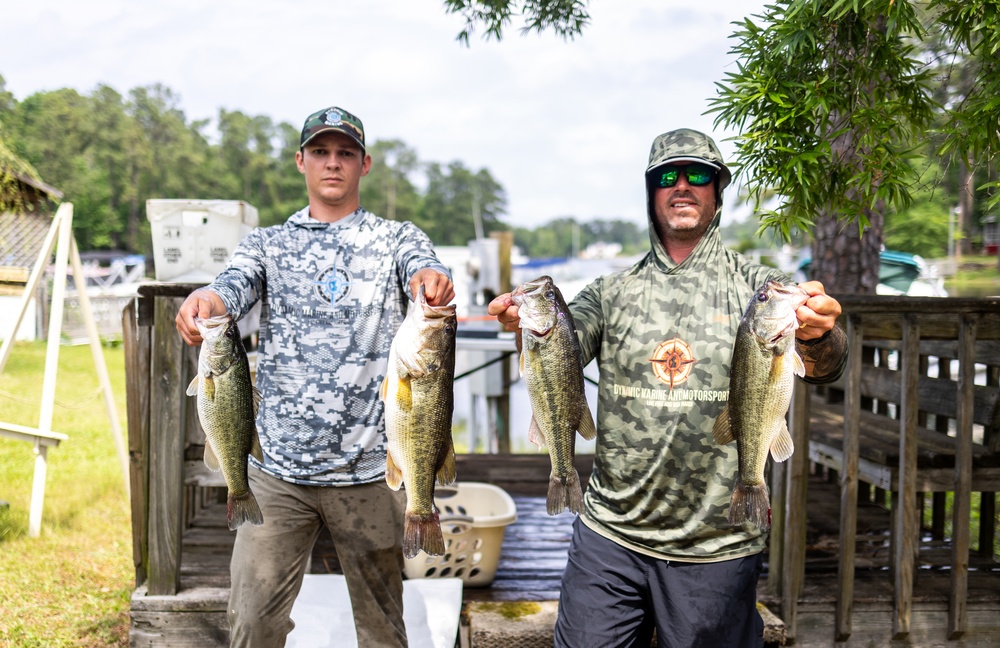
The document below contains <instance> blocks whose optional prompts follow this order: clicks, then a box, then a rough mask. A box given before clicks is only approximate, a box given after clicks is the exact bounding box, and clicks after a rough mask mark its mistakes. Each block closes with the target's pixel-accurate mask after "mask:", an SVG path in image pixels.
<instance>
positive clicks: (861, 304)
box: [837, 295, 1000, 340]
mask: <svg viewBox="0 0 1000 648" xmlns="http://www.w3.org/2000/svg"><path fill="white" fill-rule="evenodd" d="M837 299H838V301H840V305H841V307H842V308H843V311H844V313H845V316H846V315H847V314H853V315H860V316H864V319H865V335H866V337H868V338H870V339H886V340H901V339H902V338H903V324H902V322H901V319H900V316H901V315H903V314H904V313H907V314H909V315H911V316H913V317H916V318H918V319H919V322H920V328H921V336H922V337H923V339H925V340H957V339H958V329H959V323H958V319H959V318H958V317H957V315H961V314H962V313H977V314H979V315H980V320H979V327H980V338H981V339H983V340H998V339H1000V298H998V297H987V298H964V297H891V296H883V295H838V296H837Z"/></svg>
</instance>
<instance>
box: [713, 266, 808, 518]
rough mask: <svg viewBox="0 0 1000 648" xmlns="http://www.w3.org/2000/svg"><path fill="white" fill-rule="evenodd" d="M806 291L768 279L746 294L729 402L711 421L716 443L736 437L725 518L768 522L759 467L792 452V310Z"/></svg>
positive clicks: (799, 365)
mask: <svg viewBox="0 0 1000 648" xmlns="http://www.w3.org/2000/svg"><path fill="white" fill-rule="evenodd" d="M807 299H809V295H808V294H807V293H806V292H805V291H804V290H802V289H801V288H799V287H798V286H795V285H783V284H780V283H777V282H775V281H769V282H767V283H766V284H765V285H764V286H763V287H762V288H761V289H760V290H758V291H757V292H756V293H754V295H753V297H751V298H750V303H749V304H748V305H747V308H746V311H745V312H744V313H743V318H742V319H741V320H740V325H739V329H738V330H737V332H736V342H735V344H734V346H733V359H732V363H731V366H730V374H729V402H728V403H727V404H726V407H725V408H724V409H723V410H722V414H721V415H720V416H719V418H717V419H716V421H715V426H714V427H713V429H712V436H713V437H714V438H715V441H716V442H717V443H720V444H726V443H729V442H731V441H732V440H733V439H736V450H737V454H738V456H739V474H738V476H737V477H736V486H735V487H734V489H733V497H732V501H731V502H730V506H729V522H730V524H733V525H741V524H744V523H746V522H751V523H753V524H755V525H756V526H757V527H758V528H760V529H762V530H766V529H768V528H770V526H771V502H770V499H769V496H768V490H767V484H766V483H765V481H764V468H765V466H766V464H767V455H768V452H770V454H771V457H772V458H773V459H774V460H775V461H784V460H785V459H788V458H789V457H790V456H792V451H793V449H794V448H793V445H792V437H791V436H790V435H789V433H788V425H787V424H786V423H785V414H787V413H788V406H789V404H790V403H791V400H792V386H793V384H794V380H795V376H804V375H805V372H806V369H805V365H804V364H803V362H802V358H801V357H799V354H798V352H796V350H795V330H796V328H797V320H796V318H795V310H796V309H797V308H798V307H799V306H801V305H802V304H804V303H805V302H806V300H807Z"/></svg>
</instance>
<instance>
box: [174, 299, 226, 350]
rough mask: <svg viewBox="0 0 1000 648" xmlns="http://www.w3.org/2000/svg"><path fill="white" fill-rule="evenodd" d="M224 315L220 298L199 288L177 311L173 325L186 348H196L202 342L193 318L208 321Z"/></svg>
mask: <svg viewBox="0 0 1000 648" xmlns="http://www.w3.org/2000/svg"><path fill="white" fill-rule="evenodd" d="M225 314H226V305H225V304H224V303H222V298H221V297H219V296H218V295H217V294H216V293H215V292H213V291H211V290H209V289H208V288H199V289H198V290H196V291H194V292H193V293H191V294H190V295H188V297H187V299H185V300H184V303H183V304H181V307H180V308H178V309H177V317H176V318H174V325H175V326H176V327H177V332H178V333H180V334H181V337H182V338H183V339H184V341H185V342H186V343H187V344H188V346H198V345H199V344H201V341H202V340H201V333H200V332H199V331H198V326H197V325H196V324H195V323H194V318H196V317H197V318H198V319H208V318H209V317H218V316H220V315H225Z"/></svg>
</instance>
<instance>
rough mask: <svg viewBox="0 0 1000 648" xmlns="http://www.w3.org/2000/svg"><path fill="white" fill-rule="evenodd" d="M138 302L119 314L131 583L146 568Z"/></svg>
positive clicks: (144, 346)
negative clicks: (123, 377) (130, 526)
mask: <svg viewBox="0 0 1000 648" xmlns="http://www.w3.org/2000/svg"><path fill="white" fill-rule="evenodd" d="M137 301H138V299H133V300H131V301H130V302H129V303H128V305H127V306H126V307H125V308H124V310H123V311H122V343H123V345H124V348H125V404H126V416H127V421H126V425H127V427H128V451H129V458H130V462H129V493H130V501H131V506H132V562H133V563H134V565H135V584H136V585H137V586H138V585H141V584H142V583H143V582H145V580H146V575H147V573H148V568H149V544H148V542H149V538H148V536H147V535H146V533H147V531H148V527H147V525H148V519H149V518H148V515H149V500H148V497H149V488H148V484H149V464H148V463H147V462H146V458H147V456H148V449H149V381H150V375H149V352H150V344H149V343H150V334H151V332H152V331H151V329H150V328H149V327H142V326H139V320H138V308H139V305H138V303H137Z"/></svg>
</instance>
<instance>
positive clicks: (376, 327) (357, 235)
mask: <svg viewBox="0 0 1000 648" xmlns="http://www.w3.org/2000/svg"><path fill="white" fill-rule="evenodd" d="M428 267H429V268H434V269H436V270H438V271H440V272H443V273H445V274H449V276H450V273H449V272H448V270H447V268H445V267H444V266H443V265H442V264H441V262H440V261H439V260H438V258H437V256H436V255H435V253H434V249H433V247H432V244H431V241H430V239H429V238H427V236H426V235H425V234H424V233H423V232H422V231H421V230H420V229H418V228H417V227H416V226H414V225H413V224H412V223H408V222H406V223H399V222H394V221H387V220H384V219H382V218H379V217H377V216H375V215H374V214H371V213H369V212H367V211H365V210H364V209H360V208H359V209H358V210H357V211H356V212H354V213H353V214H352V215H350V216H348V217H346V218H344V219H342V220H340V221H338V222H336V223H322V222H319V221H317V220H314V219H312V218H311V217H310V216H309V208H308V207H306V208H305V209H303V210H301V211H299V212H297V213H295V214H293V215H292V216H291V217H290V218H289V219H288V220H287V221H286V222H285V223H284V224H282V225H276V226H273V227H267V228H257V229H255V230H253V231H252V232H251V233H250V234H249V235H248V236H247V237H246V238H245V239H243V241H241V242H240V244H239V246H238V247H237V248H236V250H235V252H234V253H233V257H232V259H231V260H230V261H229V263H228V265H227V267H226V269H225V270H224V271H223V272H222V273H220V274H219V276H218V277H216V279H215V281H214V282H213V283H212V284H211V285H210V286H209V288H210V289H211V290H213V291H215V292H216V293H218V295H219V296H220V297H221V298H222V301H223V302H224V303H225V305H226V309H227V310H228V311H229V312H230V313H231V314H232V315H233V316H234V317H237V318H239V317H242V316H243V315H244V314H246V312H247V311H249V310H250V308H251V306H253V304H254V303H255V302H256V301H257V300H258V299H260V300H261V302H262V304H261V318H260V341H259V348H258V355H257V387H258V389H260V392H261V396H262V400H261V404H260V411H259V413H258V416H257V429H258V431H259V433H260V441H261V446H262V447H263V450H264V462H263V464H262V465H261V464H259V463H258V462H257V461H256V460H255V459H252V458H251V461H253V462H254V463H255V464H256V465H258V466H260V467H261V468H262V469H263V470H264V471H265V472H267V473H269V474H271V475H274V476H275V477H279V478H281V479H284V480H286V481H290V482H294V483H298V484H307V485H347V484H361V483H367V482H373V481H377V480H379V479H383V478H384V475H385V457H386V440H385V425H384V421H383V407H382V401H381V400H379V396H378V392H379V387H380V386H381V383H382V378H383V376H384V374H385V370H386V362H387V357H388V353H389V345H390V344H391V342H392V337H393V335H395V333H396V329H397V328H399V324H400V323H401V322H402V319H403V317H404V316H405V314H406V304H407V303H408V300H409V288H408V283H409V280H410V277H412V276H413V274H414V273H415V272H417V271H418V270H421V269H423V268H428Z"/></svg>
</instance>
